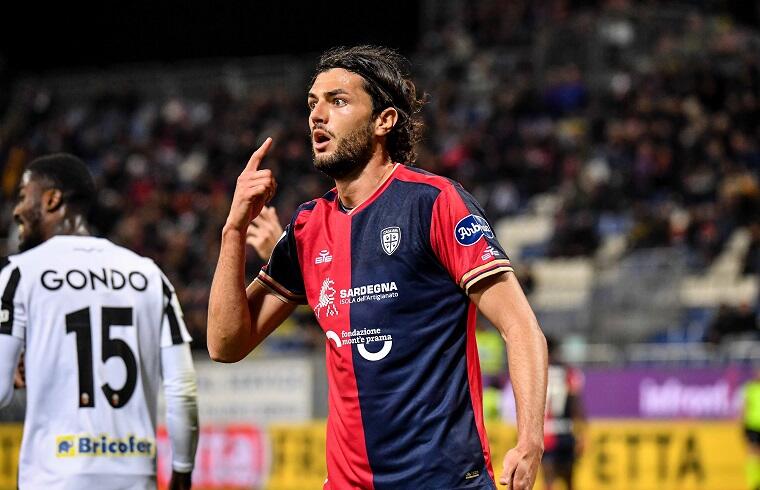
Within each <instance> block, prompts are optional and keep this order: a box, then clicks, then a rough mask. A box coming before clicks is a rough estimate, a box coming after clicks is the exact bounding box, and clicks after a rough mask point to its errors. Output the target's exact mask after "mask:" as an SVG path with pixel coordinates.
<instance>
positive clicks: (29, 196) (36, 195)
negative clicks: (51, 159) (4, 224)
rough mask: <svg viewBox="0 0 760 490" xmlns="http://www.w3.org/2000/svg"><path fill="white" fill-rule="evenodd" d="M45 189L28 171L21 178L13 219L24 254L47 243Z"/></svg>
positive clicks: (20, 247)
mask: <svg viewBox="0 0 760 490" xmlns="http://www.w3.org/2000/svg"><path fill="white" fill-rule="evenodd" d="M45 190H46V189H44V188H43V186H42V184H41V183H40V181H39V179H35V178H34V177H33V176H32V173H31V172H29V171H27V172H24V175H23V176H22V177H21V184H20V185H19V189H18V198H17V200H16V207H14V208H13V219H14V220H15V221H16V224H17V225H18V235H19V251H20V252H24V251H26V250H29V249H30V248H33V247H36V246H37V245H39V244H40V243H42V242H44V241H45V239H46V238H45V236H44V232H43V228H42V210H43V195H42V194H43V191H45Z"/></svg>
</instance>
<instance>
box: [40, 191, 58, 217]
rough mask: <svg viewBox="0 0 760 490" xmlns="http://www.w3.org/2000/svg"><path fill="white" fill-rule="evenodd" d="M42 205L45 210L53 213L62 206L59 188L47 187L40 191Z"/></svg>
mask: <svg viewBox="0 0 760 490" xmlns="http://www.w3.org/2000/svg"><path fill="white" fill-rule="evenodd" d="M42 205H43V206H44V209H45V212H48V213H54V212H56V211H58V210H59V209H60V208H61V206H63V193H62V192H61V190H60V189H47V190H45V191H44V192H43V193H42Z"/></svg>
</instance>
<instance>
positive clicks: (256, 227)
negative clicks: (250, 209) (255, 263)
mask: <svg viewBox="0 0 760 490" xmlns="http://www.w3.org/2000/svg"><path fill="white" fill-rule="evenodd" d="M280 236H282V225H281V224H280V218H279V217H278V216H277V211H276V210H275V209H274V208H273V207H269V206H264V208H263V209H262V210H261V213H260V214H259V215H258V216H256V217H255V218H254V219H253V221H252V222H251V224H249V225H248V235H247V236H246V240H245V241H246V243H247V244H248V245H250V246H252V247H253V248H254V250H256V253H257V254H259V257H261V258H262V259H263V260H269V256H270V255H272V250H274V246H275V245H276V244H277V240H279V239H280Z"/></svg>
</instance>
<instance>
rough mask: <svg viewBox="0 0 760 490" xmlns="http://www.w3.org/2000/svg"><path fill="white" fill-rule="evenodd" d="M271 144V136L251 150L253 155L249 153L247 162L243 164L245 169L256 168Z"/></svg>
mask: <svg viewBox="0 0 760 490" xmlns="http://www.w3.org/2000/svg"><path fill="white" fill-rule="evenodd" d="M271 146H272V138H271V137H269V138H267V139H266V140H264V142H263V143H262V144H261V146H259V149H258V150H256V151H254V152H253V155H251V158H250V159H249V160H248V164H247V165H246V166H245V169H246V170H258V169H259V165H260V164H261V160H263V159H264V156H265V155H266V154H267V152H268V151H269V148H270V147H271Z"/></svg>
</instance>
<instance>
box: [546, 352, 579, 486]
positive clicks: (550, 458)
mask: <svg viewBox="0 0 760 490" xmlns="http://www.w3.org/2000/svg"><path fill="white" fill-rule="evenodd" d="M546 344H547V348H548V350H549V377H548V384H547V395H546V420H545V421H544V448H545V449H544V458H543V460H542V461H541V466H542V467H543V471H544V483H545V485H546V489H547V490H554V489H555V488H556V486H555V482H556V481H558V480H559V481H561V482H563V484H564V488H566V489H567V490H572V489H573V469H574V468H575V463H576V460H577V459H578V457H579V456H580V455H581V453H582V452H583V449H584V437H583V433H584V431H585V428H586V413H585V410H584V406H583V374H582V373H581V372H580V371H579V370H577V369H573V368H571V367H569V366H566V365H565V364H563V363H562V362H561V361H560V360H559V359H558V352H557V347H558V346H557V342H556V341H555V340H554V339H552V338H551V337H548V338H547V339H546Z"/></svg>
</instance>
